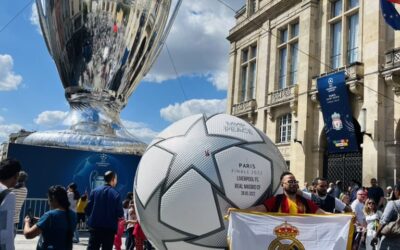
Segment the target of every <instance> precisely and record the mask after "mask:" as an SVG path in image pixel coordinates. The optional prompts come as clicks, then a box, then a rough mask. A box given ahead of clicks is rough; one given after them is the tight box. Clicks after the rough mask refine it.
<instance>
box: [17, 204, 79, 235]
mask: <svg viewBox="0 0 400 250" xmlns="http://www.w3.org/2000/svg"><path fill="white" fill-rule="evenodd" d="M49 210H50V206H49V202H48V200H47V199H44V198H27V199H26V200H25V202H24V204H23V205H22V208H21V213H20V214H19V224H18V227H17V231H23V229H24V228H23V227H24V218H25V216H26V215H28V214H30V215H31V216H33V217H38V218H40V216H42V215H43V214H44V213H45V212H47V211H49ZM79 230H80V231H85V230H87V227H86V223H85V225H84V228H81V229H79Z"/></svg>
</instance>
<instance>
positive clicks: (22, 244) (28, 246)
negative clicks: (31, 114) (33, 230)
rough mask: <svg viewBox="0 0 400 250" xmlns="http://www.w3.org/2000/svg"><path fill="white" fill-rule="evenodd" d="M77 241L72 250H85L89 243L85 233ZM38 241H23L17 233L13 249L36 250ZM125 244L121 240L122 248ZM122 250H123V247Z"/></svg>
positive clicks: (81, 233) (123, 240)
mask: <svg viewBox="0 0 400 250" xmlns="http://www.w3.org/2000/svg"><path fill="white" fill-rule="evenodd" d="M79 236H80V237H79V240H80V242H79V243H77V244H74V248H73V249H74V250H86V248H87V244H88V241H89V234H88V233H87V232H80V235H79ZM38 240H39V237H36V238H35V239H31V240H27V239H25V237H24V235H22V234H21V233H18V234H17V236H16V237H15V249H16V250H35V249H36V244H37V241H38ZM124 244H125V238H122V246H124ZM122 249H125V248H124V247H123V248H122Z"/></svg>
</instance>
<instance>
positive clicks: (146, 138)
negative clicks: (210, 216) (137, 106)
mask: <svg viewBox="0 0 400 250" xmlns="http://www.w3.org/2000/svg"><path fill="white" fill-rule="evenodd" d="M122 124H123V125H124V126H125V128H126V129H127V130H128V131H129V133H131V134H132V135H133V136H134V137H136V138H137V139H138V140H140V141H142V142H145V143H150V142H151V141H152V140H153V139H154V137H156V135H157V134H158V132H156V131H154V130H152V129H150V128H149V127H148V126H147V125H146V124H144V123H141V122H133V121H127V120H122Z"/></svg>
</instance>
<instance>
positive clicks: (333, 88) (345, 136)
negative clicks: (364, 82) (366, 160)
mask: <svg viewBox="0 0 400 250" xmlns="http://www.w3.org/2000/svg"><path fill="white" fill-rule="evenodd" d="M317 88H318V95H319V102H320V104H321V110H322V115H323V117H324V122H325V133H326V138H327V141H328V152H329V153H347V152H354V151H358V143H357V139H356V135H355V130H354V124H353V116H352V115H351V109H350V105H349V96H348V93H347V86H346V80H345V73H344V71H342V72H338V73H334V74H331V75H327V76H324V77H321V78H318V80H317Z"/></svg>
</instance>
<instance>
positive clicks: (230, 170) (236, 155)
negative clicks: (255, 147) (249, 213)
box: [215, 147, 272, 208]
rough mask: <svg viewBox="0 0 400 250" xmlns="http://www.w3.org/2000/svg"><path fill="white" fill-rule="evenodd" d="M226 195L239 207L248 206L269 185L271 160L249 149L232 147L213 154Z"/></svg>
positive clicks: (252, 203)
mask: <svg viewBox="0 0 400 250" xmlns="http://www.w3.org/2000/svg"><path fill="white" fill-rule="evenodd" d="M215 159H216V161H217V165H218V169H219V172H220V174H221V179H222V183H223V185H224V189H225V194H226V196H227V197H228V198H229V199H230V200H231V201H232V202H234V203H235V204H236V206H237V207H239V208H248V207H250V206H252V205H254V203H255V202H256V201H257V200H258V199H259V198H260V197H261V196H262V195H263V194H264V193H265V191H266V190H267V189H268V188H269V187H270V185H271V180H270V178H269V177H270V176H271V172H272V171H271V162H270V160H269V159H267V158H265V157H262V156H260V155H258V154H256V153H253V152H250V151H249V150H246V149H243V148H238V147H232V148H229V149H226V150H224V151H222V152H220V153H218V154H216V155H215Z"/></svg>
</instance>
